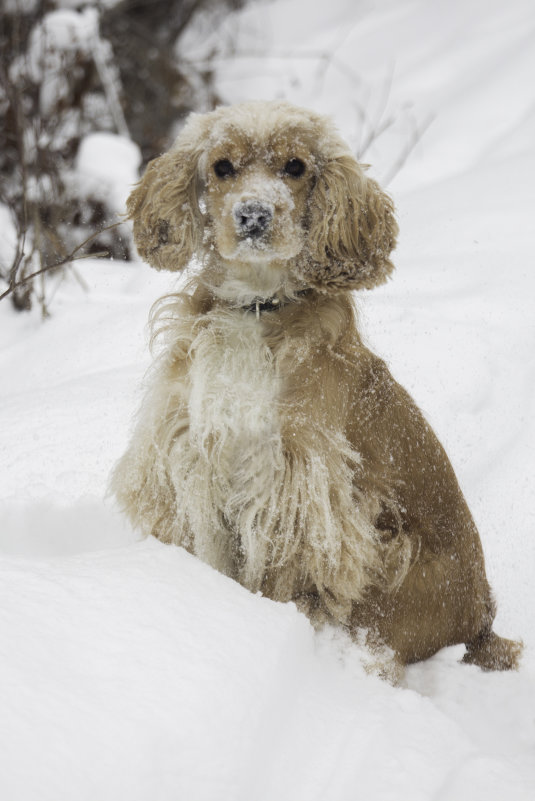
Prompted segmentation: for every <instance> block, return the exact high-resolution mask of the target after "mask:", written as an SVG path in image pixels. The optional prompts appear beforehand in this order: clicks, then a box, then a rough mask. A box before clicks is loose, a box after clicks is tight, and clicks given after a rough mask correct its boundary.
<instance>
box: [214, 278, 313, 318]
mask: <svg viewBox="0 0 535 801" xmlns="http://www.w3.org/2000/svg"><path fill="white" fill-rule="evenodd" d="M236 273H237V274H235V273H234V271H233V270H232V269H229V270H225V272H222V271H221V269H219V270H216V271H213V270H209V271H207V273H205V275H204V282H205V285H206V286H207V288H208V289H209V291H210V293H211V294H212V295H213V296H214V297H215V298H217V299H218V300H221V301H224V302H225V303H226V304H228V306H229V307H230V308H234V309H240V310H242V311H247V312H251V313H254V314H256V315H257V317H258V316H259V315H260V314H261V313H262V312H274V311H277V310H279V309H281V308H282V307H283V306H286V305H287V304H288V303H291V302H294V301H296V300H298V299H299V298H300V297H302V296H303V295H304V294H305V293H306V292H308V291H309V290H307V289H306V288H305V287H304V286H303V284H302V282H300V281H298V280H296V279H295V278H293V276H291V274H290V273H289V272H286V273H283V274H281V272H280V271H276V270H262V269H252V268H251V272H249V274H245V275H244V274H243V273H244V271H243V270H240V271H238V270H237V271H236ZM240 273H241V274H240Z"/></svg>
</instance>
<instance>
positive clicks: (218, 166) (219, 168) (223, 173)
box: [214, 159, 236, 178]
mask: <svg viewBox="0 0 535 801" xmlns="http://www.w3.org/2000/svg"><path fill="white" fill-rule="evenodd" d="M214 172H215V174H216V175H217V177H218V178H227V177H228V176H229V175H234V173H235V172H236V170H235V169H234V167H233V166H232V162H231V161H229V160H228V159H221V161H216V163H215V164H214Z"/></svg>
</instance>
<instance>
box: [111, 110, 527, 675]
mask: <svg viewBox="0 0 535 801" xmlns="http://www.w3.org/2000/svg"><path fill="white" fill-rule="evenodd" d="M128 210H129V214H130V217H131V218H132V220H133V223H134V235H135V239H136V244H137V247H138V249H139V252H140V254H141V255H142V256H143V257H144V258H145V259H146V260H147V261H148V262H149V263H150V264H152V265H153V266H154V267H156V268H158V269H161V268H164V269H169V270H179V269H182V268H183V267H185V266H186V265H187V264H188V263H189V262H190V260H191V259H192V257H193V256H195V257H196V258H197V259H198V260H200V262H201V270H200V271H198V272H196V273H195V274H194V275H193V276H192V277H191V279H190V281H189V284H188V286H187V287H186V289H185V290H184V291H183V292H181V293H177V294H175V295H171V296H169V297H167V298H164V299H162V301H161V302H160V303H159V304H158V305H157V307H156V309H155V311H154V313H153V334H154V339H155V340H157V341H158V342H159V343H160V354H159V356H158V358H157V359H156V361H155V364H154V367H153V371H152V378H151V383H150V387H149V390H148V393H147V396H146V398H145V401H144V404H143V406H142V409H141V412H140V415H139V419H138V423H137V427H136V429H135V431H134V435H133V437H132V441H131V443H130V446H129V448H128V450H127V452H126V454H125V455H124V457H123V458H122V460H121V461H120V463H119V464H118V466H117V468H116V470H115V473H114V476H113V482H112V484H113V489H114V491H115V493H116V495H117V497H118V499H119V501H120V503H121V504H122V506H123V507H124V509H125V510H126V511H127V513H128V514H129V516H130V518H131V519H132V521H133V522H134V523H135V524H136V525H137V526H139V527H140V528H141V530H142V531H144V532H145V533H147V534H153V535H154V536H156V537H159V538H160V539H162V540H163V541H165V542H173V543H176V544H178V545H182V546H184V547H186V548H187V549H188V550H190V551H191V552H192V553H194V554H196V555H198V556H199V557H200V558H202V559H203V560H205V561H206V562H208V563H209V564H211V565H212V566H213V567H215V568H216V569H218V570H220V571H222V572H224V573H226V574H227V575H229V576H231V577H233V578H235V579H237V580H238V581H240V582H241V583H242V584H244V586H246V587H248V588H249V589H250V590H252V591H261V592H262V593H264V594H265V595H267V596H269V597H271V598H273V599H275V600H279V601H289V600H293V601H295V602H296V603H298V604H299V606H300V607H301V608H302V609H304V610H305V611H306V612H307V613H308V614H309V616H310V617H311V618H312V619H313V620H322V619H330V620H334V621H336V622H338V623H341V624H343V625H345V626H347V627H349V629H350V630H352V631H357V629H361V628H364V629H366V630H367V631H368V638H369V641H370V643H373V644H375V645H376V646H377V647H378V648H379V647H380V646H383V645H386V646H388V647H390V648H391V649H392V650H393V652H394V654H395V656H396V659H397V661H398V662H399V663H407V662H411V661H414V660H417V659H423V658H426V657H428V656H430V655H431V654H433V653H434V652H435V651H437V650H438V649H439V648H441V647H443V646H445V645H449V644H453V643H458V642H465V643H466V644H467V654H466V656H465V660H466V661H470V662H474V663H476V664H479V665H481V666H482V667H485V668H489V669H504V668H511V667H514V666H515V665H516V663H517V659H518V656H519V653H520V646H519V645H518V644H517V643H514V642H512V641H509V640H504V639H502V638H500V637H498V636H497V635H496V634H494V632H493V631H492V621H493V619H494V614H495V605H494V602H493V599H492V596H491V592H490V589H489V586H488V583H487V579H486V576H485V567H484V560H483V555H482V550H481V544H480V540H479V536H478V533H477V530H476V528H475V525H474V523H473V521H472V518H471V516H470V513H469V511H468V508H467V506H466V503H465V501H464V498H463V496H462V493H461V491H460V489H459V487H458V484H457V481H456V478H455V475H454V473H453V470H452V468H451V465H450V463H449V461H448V459H447V456H446V455H445V453H444V451H443V449H442V448H441V446H440V444H439V443H438V441H437V440H436V437H435V436H434V434H433V432H432V430H431V429H430V427H429V425H428V424H427V423H426V422H425V420H424V418H423V417H422V415H421V413H420V412H419V410H418V409H417V407H416V406H415V404H414V402H413V401H412V399H411V398H410V397H409V396H408V395H407V393H406V392H405V391H404V390H403V389H402V388H401V387H400V386H399V385H398V384H397V383H396V382H395V381H394V380H393V378H392V377H391V375H390V374H389V372H388V370H387V368H386V366H385V365H384V363H383V362H382V361H381V360H380V359H378V358H377V357H376V356H374V355H373V354H372V353H371V352H370V351H369V350H368V349H367V348H365V347H364V345H363V343H362V341H361V338H360V336H359V333H358V329H357V323H356V314H355V310H354V308H353V304H352V300H351V295H350V292H349V290H352V289H360V288H372V287H373V286H376V285H377V284H380V283H382V282H384V281H385V280H386V279H387V277H388V275H389V274H390V272H391V270H392V267H393V265H392V262H391V261H390V253H391V251H392V249H393V248H394V246H395V241H396V235H397V224H396V222H395V218H394V209H393V205H392V201H391V200H390V198H389V197H388V196H387V195H386V194H385V193H384V192H383V191H382V190H381V189H380V187H379V186H378V184H377V183H376V182H375V181H373V180H372V179H370V178H369V177H368V176H367V175H366V173H365V171H364V170H363V168H362V167H361V166H360V165H359V164H358V163H357V162H356V161H355V159H354V157H353V156H352V154H351V152H350V151H349V149H348V148H347V146H346V145H345V144H344V142H343V141H342V140H341V139H340V137H339V136H338V134H337V133H336V131H335V130H334V128H333V126H332V125H331V123H330V122H329V121H328V120H327V119H326V118H324V117H322V116H320V115H317V114H314V113H313V112H309V111H305V110H303V109H299V108H296V107H293V106H291V105H289V104H287V103H282V102H274V103H246V104H242V105H239V106H235V107H231V108H220V109H217V110H216V111H214V112H210V113H208V114H203V115H192V116H191V117H190V119H189V120H188V122H187V124H186V126H185V128H184V130H183V131H182V133H181V135H180V136H179V138H178V139H177V141H176V143H175V145H174V146H173V147H172V148H171V150H170V151H169V152H168V153H166V154H164V155H163V156H161V157H160V158H158V159H156V160H155V161H153V162H151V164H149V166H148V168H147V170H146V173H145V175H144V177H143V179H142V181H141V182H140V184H139V185H138V187H137V188H136V189H135V190H134V191H133V192H132V194H131V196H130V198H129V202H128Z"/></svg>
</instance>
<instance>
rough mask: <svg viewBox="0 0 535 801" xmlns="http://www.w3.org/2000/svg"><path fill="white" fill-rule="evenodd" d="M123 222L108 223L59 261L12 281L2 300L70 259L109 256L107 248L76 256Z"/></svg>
mask: <svg viewBox="0 0 535 801" xmlns="http://www.w3.org/2000/svg"><path fill="white" fill-rule="evenodd" d="M121 224H122V223H120V222H117V223H113V225H108V226H107V227H106V228H102V229H101V230H100V231H96V232H95V233H94V234H91V236H89V237H88V238H87V239H85V240H84V241H83V242H81V243H80V244H79V245H77V246H76V247H75V248H74V250H72V251H71V252H70V253H69V254H68V255H67V256H65V258H63V259H60V260H59V261H57V262H54V264H47V265H46V266H45V267H41V269H39V270H36V271H35V272H33V273H31V274H30V275H27V276H25V277H24V278H21V279H20V281H16V282H11V283H10V285H9V287H8V288H7V289H6V290H5V292H3V293H2V294H1V295H0V300H3V299H4V298H7V297H8V296H9V295H11V294H12V293H13V292H14V291H15V289H18V288H19V287H21V286H24V284H27V283H28V281H31V280H32V278H36V277H37V276H39V275H43V273H47V272H50V271H51V270H56V269H57V268H58V267H63V266H64V265H65V264H68V263H69V262H70V261H81V260H82V259H98V258H101V257H102V256H107V255H108V251H107V250H102V251H99V252H98V253H84V254H82V255H81V256H76V253H78V251H79V250H81V249H82V248H83V247H85V246H86V245H87V244H88V243H89V242H91V241H92V240H93V239H96V237H97V236H100V234H102V233H104V231H111V230H112V229H114V228H117V227H118V226H119V225H121Z"/></svg>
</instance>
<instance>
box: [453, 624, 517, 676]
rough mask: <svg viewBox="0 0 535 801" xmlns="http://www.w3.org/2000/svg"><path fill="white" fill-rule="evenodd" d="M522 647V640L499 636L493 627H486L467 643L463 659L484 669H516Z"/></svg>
mask: <svg viewBox="0 0 535 801" xmlns="http://www.w3.org/2000/svg"><path fill="white" fill-rule="evenodd" d="M522 649H523V645H522V643H521V642H516V641H515V640H507V639H505V638H504V637H499V636H498V635H497V634H495V633H494V632H493V631H492V629H486V630H484V631H482V632H481V633H480V634H479V635H478V636H477V637H476V638H475V639H474V640H472V641H471V642H468V643H466V653H465V655H464V657H463V660H462V661H463V662H464V663H466V664H469V665H478V666H479V667H480V668H481V669H482V670H516V669H517V668H518V665H519V662H520V657H521V655H522Z"/></svg>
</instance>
